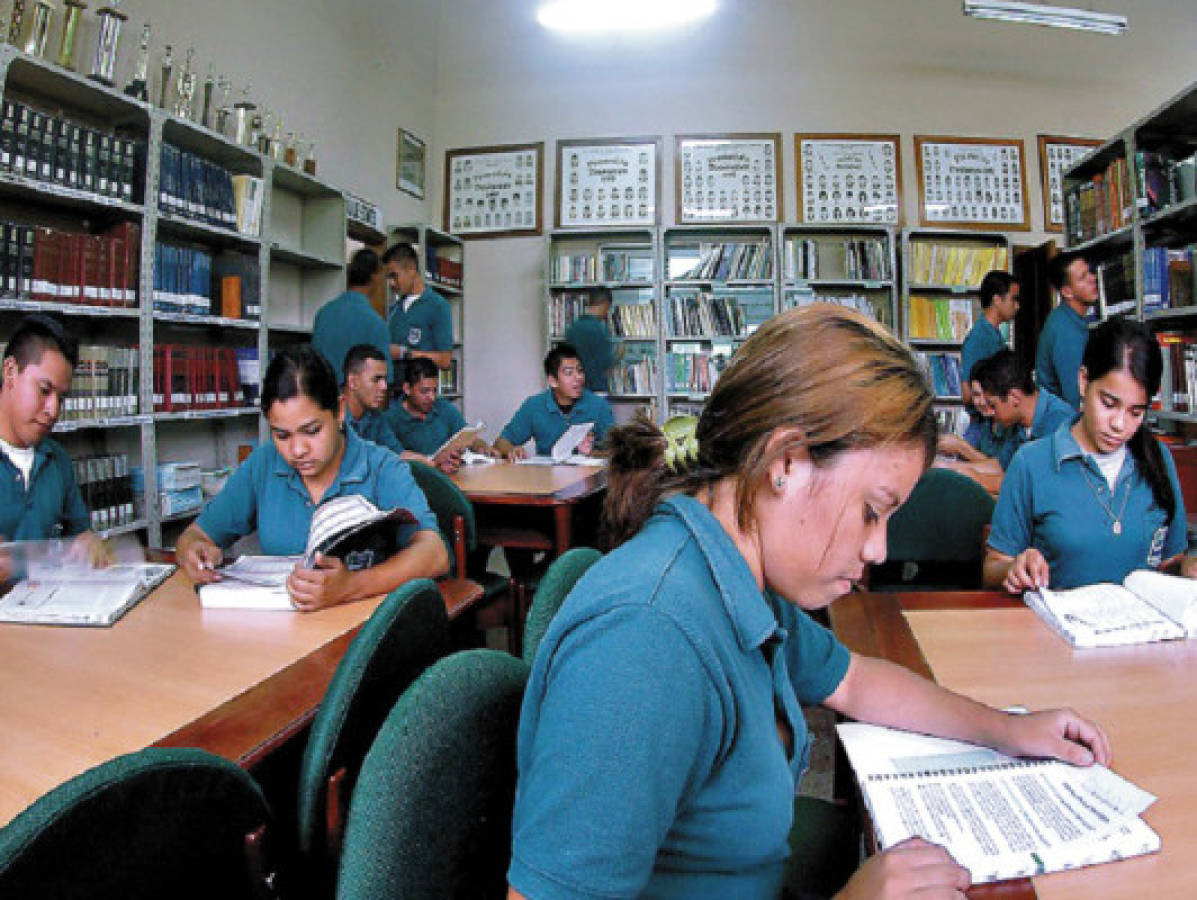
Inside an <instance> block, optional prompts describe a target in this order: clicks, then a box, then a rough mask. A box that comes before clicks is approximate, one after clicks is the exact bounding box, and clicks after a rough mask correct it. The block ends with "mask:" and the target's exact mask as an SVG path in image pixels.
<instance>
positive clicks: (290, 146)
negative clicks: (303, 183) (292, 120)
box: [283, 131, 299, 168]
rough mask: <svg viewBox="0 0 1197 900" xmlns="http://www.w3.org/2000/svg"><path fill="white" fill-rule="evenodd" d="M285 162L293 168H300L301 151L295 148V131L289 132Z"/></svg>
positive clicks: (284, 151) (284, 152)
mask: <svg viewBox="0 0 1197 900" xmlns="http://www.w3.org/2000/svg"><path fill="white" fill-rule="evenodd" d="M283 162H285V163H286V164H287V165H289V166H291V167H292V168H298V166H299V150H298V148H297V147H296V146H295V132H293V131H288V132H287V145H286V148H285V149H284V150H283Z"/></svg>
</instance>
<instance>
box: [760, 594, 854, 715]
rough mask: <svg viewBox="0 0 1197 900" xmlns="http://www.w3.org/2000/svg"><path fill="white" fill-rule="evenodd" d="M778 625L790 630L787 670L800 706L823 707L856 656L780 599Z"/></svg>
mask: <svg viewBox="0 0 1197 900" xmlns="http://www.w3.org/2000/svg"><path fill="white" fill-rule="evenodd" d="M774 603H775V604H776V605H777V612H778V622H779V623H780V624H781V626H782V627H783V628H785V629H786V631H787V633H788V637H787V639H786V643H785V654H786V669H787V670H788V671H789V673H790V682H791V683H792V684H793V686H794V694H795V695H796V696H797V697H798V701H799V702H800V703H805V704H808V705H809V704H814V703H822V702H823V701H824V700H826V699H827V698H828V697H830V696H831V695H832V694H834V693H835V689H836V688H838V687H839V686H840V682H841V681H843V680H844V676H845V675H847V674H848V664H849V663H850V662H851V660H852V654H850V653H849V652H848V648H847V647H845V646H844V645H843V644H841V643H840V642H839V639H837V638H836V636H835V635H834V634H832V633H831V632H830V631H828V630H827V629H826V628H824V627H823V626H822V625H820V624H819V623H818V622H816V621H815V620H814V619H812V618H811V617H810V616H809V615H808V614H807V613H806V612H805V611H804V610H801V609H798V608H797V607H795V606H794V605H793V604H791V603H787V602H786V601H785V600H782V599H781V598H777V599H776V600H775V601H774Z"/></svg>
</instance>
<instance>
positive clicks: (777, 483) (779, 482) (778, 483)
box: [773, 475, 786, 491]
mask: <svg viewBox="0 0 1197 900" xmlns="http://www.w3.org/2000/svg"><path fill="white" fill-rule="evenodd" d="M773 486H774V487H775V488H777V489H778V490H779V491H780V490H781V489H782V488H783V487H785V486H786V480H785V479H784V478H782V477H781V476H780V475H778V476H777V477H776V478H774V479H773Z"/></svg>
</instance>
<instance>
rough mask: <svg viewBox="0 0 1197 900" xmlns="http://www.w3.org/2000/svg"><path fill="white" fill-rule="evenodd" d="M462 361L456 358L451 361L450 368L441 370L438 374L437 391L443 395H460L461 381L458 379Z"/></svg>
mask: <svg viewBox="0 0 1197 900" xmlns="http://www.w3.org/2000/svg"><path fill="white" fill-rule="evenodd" d="M460 362H461V361H460V360H459V359H458V358H457V357H456V356H454V357H451V358H450V359H449V368H447V369H441V370H440V371H439V372H438V373H437V390H438V391H439V392H440V393H442V394H459V393H461V392H460V391H459V390H458V387H459V386H460V384H461V380H460V378H459V377H458V371H459V369H460Z"/></svg>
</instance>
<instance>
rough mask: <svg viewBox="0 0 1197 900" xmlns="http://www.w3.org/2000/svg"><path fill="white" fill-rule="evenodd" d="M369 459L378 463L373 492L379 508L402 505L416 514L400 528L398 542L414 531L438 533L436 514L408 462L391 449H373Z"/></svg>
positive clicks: (403, 542) (405, 540)
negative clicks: (390, 451) (385, 450)
mask: <svg viewBox="0 0 1197 900" xmlns="http://www.w3.org/2000/svg"><path fill="white" fill-rule="evenodd" d="M371 463H372V464H374V465H377V466H378V477H377V478H376V479H375V482H374V484H375V488H374V490H375V492H376V495H377V496H375V497H374V498H373V500H374V504H375V505H376V506H377V507H378V508H379V509H394V508H395V507H398V506H401V507H403V508H404V509H406V510H407V511H408V512H410V513H411V514H412V515H413V516H415V519H416V521H415V524H409V525H402V526H400V528H399V544H400V546H402V547H406V546H407V545H408V544H409V543H411V539H412V538H413V537H415V534H416V532H417V531H432V532H435V533H436V534H438V535H439V534H440V533H441V532H440V527H439V526H438V525H437V521H436V515H435V514H434V513H433V512H432V510H431V509H430V508H429V506H428V500H427V499H425V497H424V492H423V491H421V490H420V486H419V485H418V484H416V479H415V478H413V477H412V474H411V466H409V465H408V464H407V463H405V462H403V461H402V460H401V459H399V458H398V457H397V456H395V455H393V454H391V453H378V451H377V450H376V451H375V454H373V458H372V459H371Z"/></svg>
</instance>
